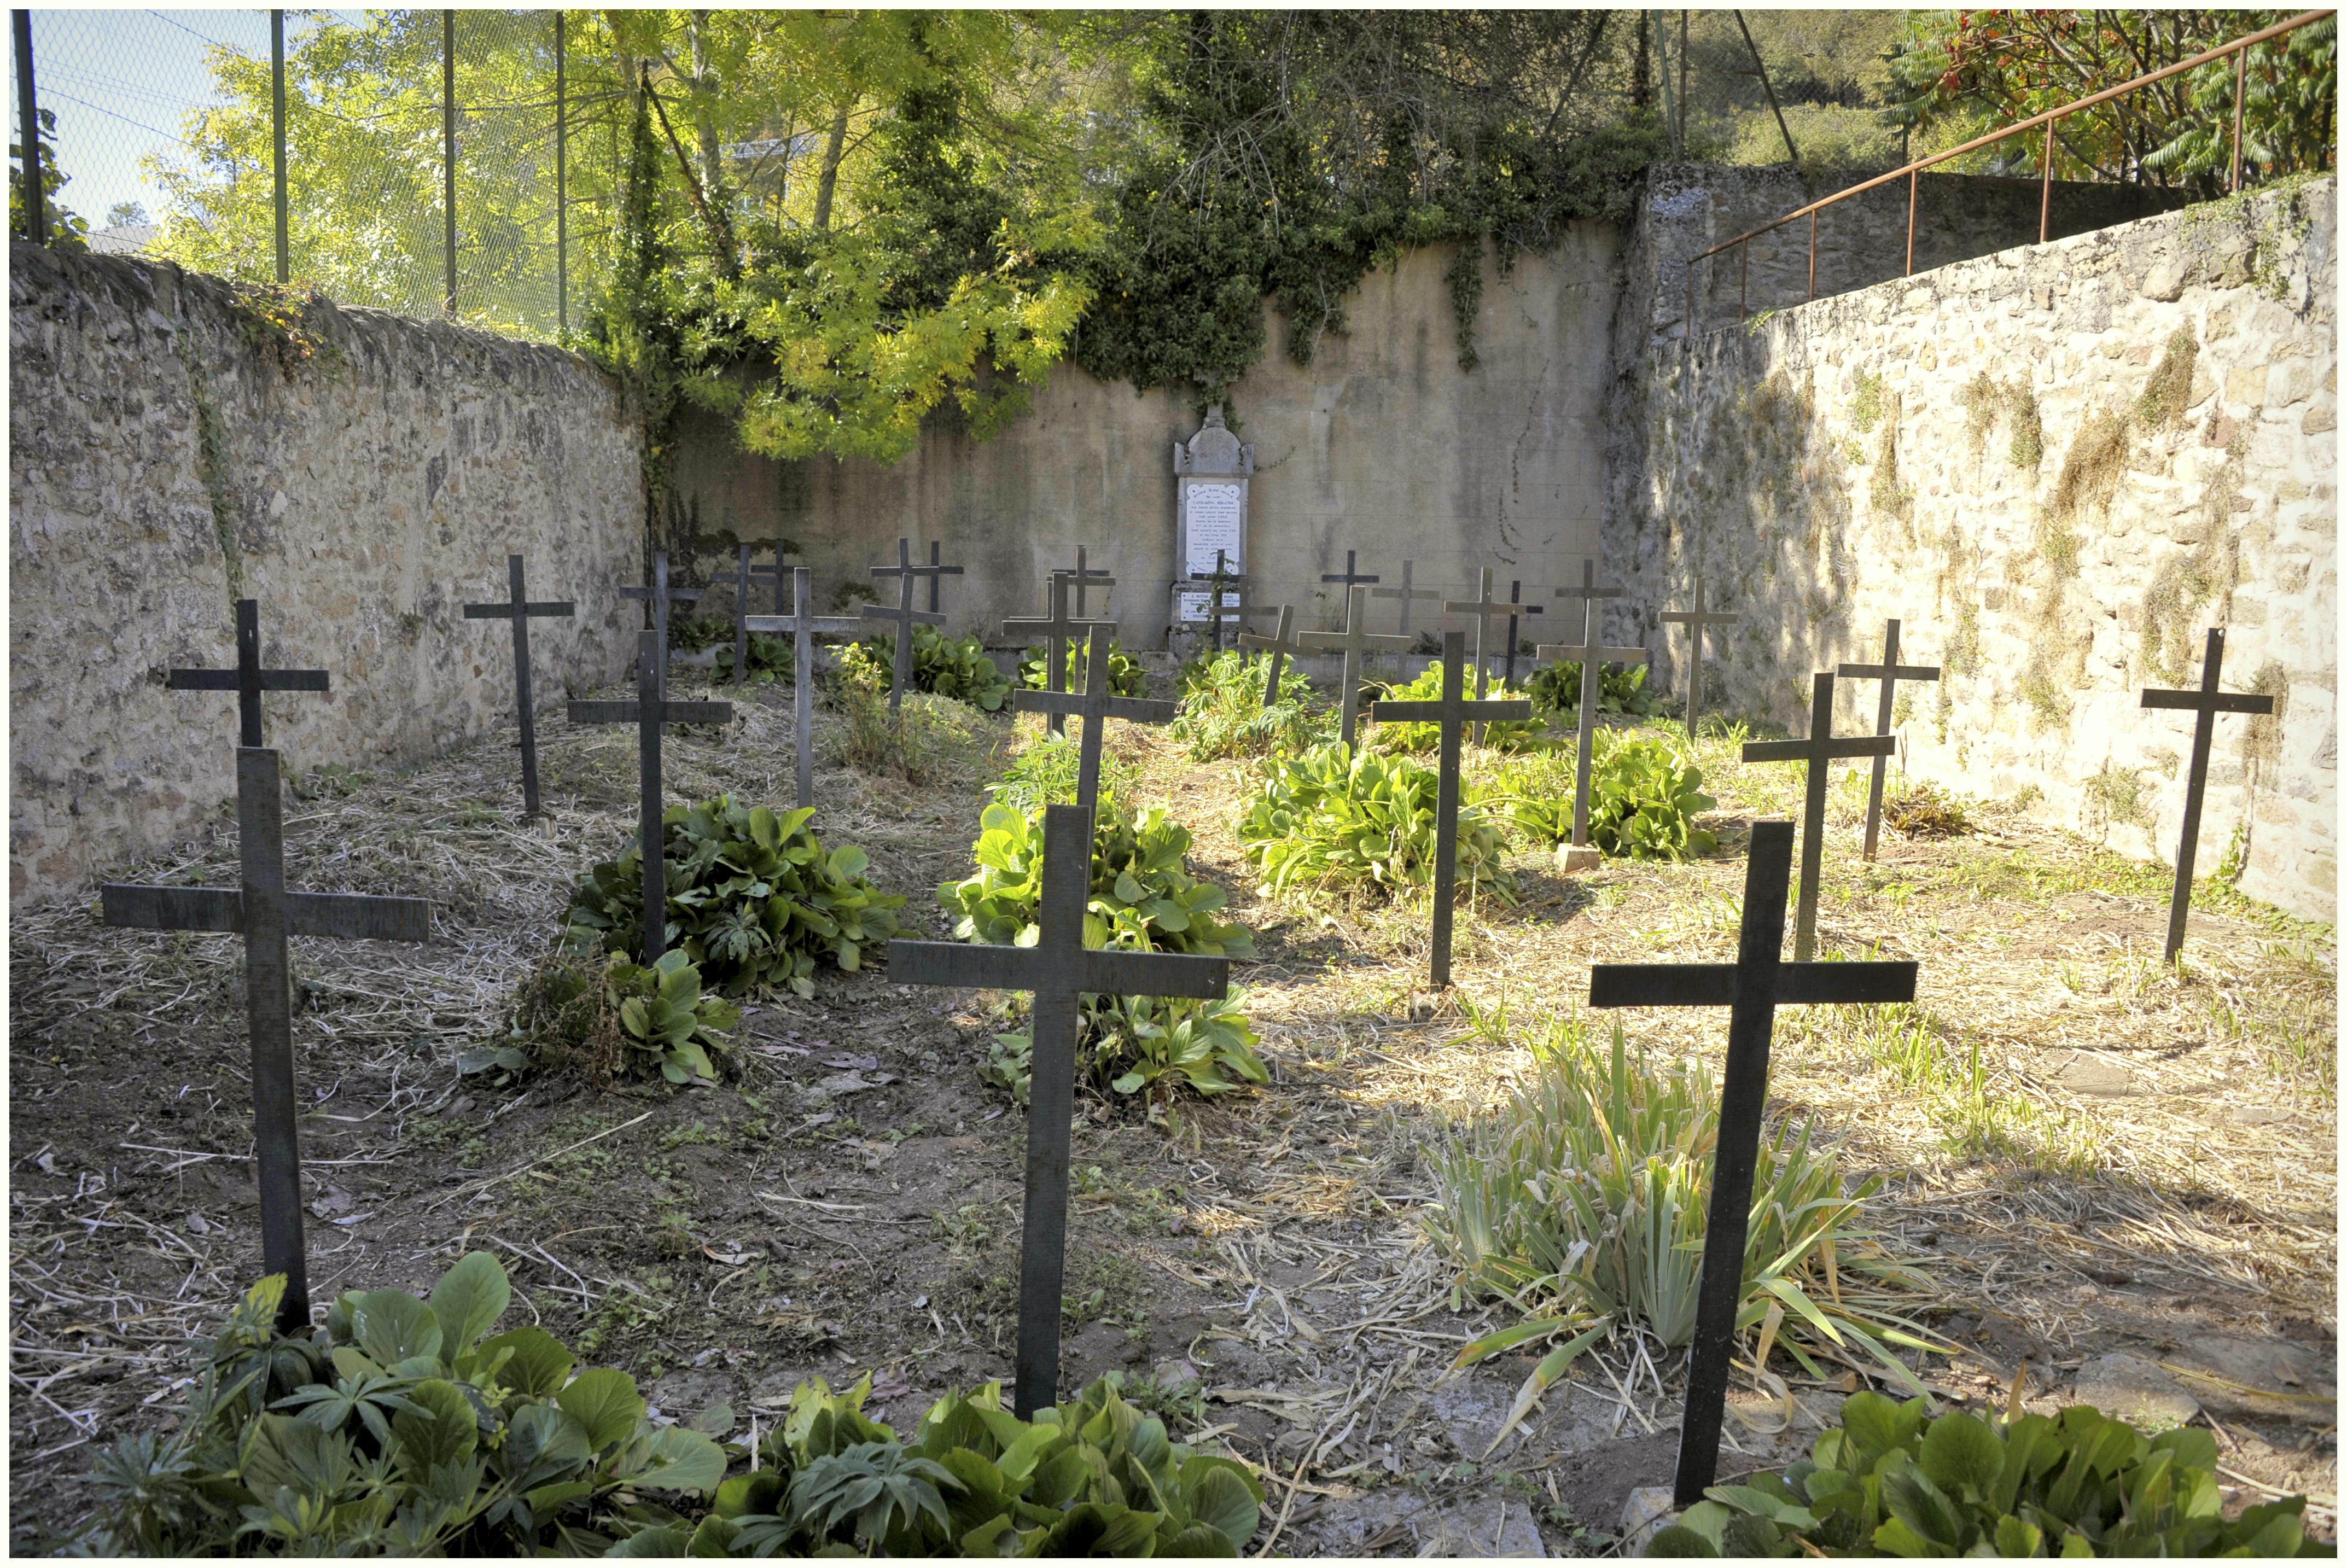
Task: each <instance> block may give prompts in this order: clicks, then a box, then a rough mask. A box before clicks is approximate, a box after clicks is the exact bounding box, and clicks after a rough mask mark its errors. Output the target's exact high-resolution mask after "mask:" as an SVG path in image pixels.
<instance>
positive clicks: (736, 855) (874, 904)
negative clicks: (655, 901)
mask: <svg viewBox="0 0 2347 1568" xmlns="http://www.w3.org/2000/svg"><path fill="white" fill-rule="evenodd" d="M813 815H815V812H814V810H813V809H812V808H810V807H801V808H799V809H797V810H794V811H787V812H783V813H780V814H779V815H778V814H776V813H775V812H774V811H771V810H769V809H768V808H766V807H765V806H763V805H762V806H754V807H745V806H743V805H740V804H736V803H735V801H734V799H733V796H732V795H730V794H726V795H719V796H718V797H717V798H716V799H715V800H708V801H702V802H701V803H700V804H697V805H692V806H683V805H672V806H671V807H669V808H668V810H667V811H666V812H665V813H663V814H662V815H661V856H662V860H663V862H664V866H665V869H664V870H663V872H662V876H663V878H664V881H665V886H666V888H667V893H668V937H667V941H668V944H669V945H670V946H671V947H673V948H681V949H682V951H683V953H684V955H685V957H686V958H688V959H689V960H690V961H691V962H692V964H693V965H695V966H696V967H697V968H699V969H700V971H701V973H702V976H703V978H704V979H705V980H706V981H707V983H709V984H712V985H714V986H717V987H719V988H721V989H723V990H724V991H725V992H726V993H727V994H729V995H733V996H740V995H742V994H743V993H744V992H746V991H751V990H753V989H768V988H773V987H781V986H786V987H788V988H789V989H792V990H794V991H796V992H798V993H799V994H800V995H801V996H813V995H814V994H815V985H814V981H813V979H811V978H810V977H812V976H813V975H814V973H815V960H816V959H817V958H819V957H828V958H830V959H831V960H832V961H833V962H834V963H835V964H836V965H838V967H839V968H843V969H856V968H861V967H862V964H863V952H864V948H866V946H867V945H869V944H871V943H873V942H885V941H887V939H888V938H890V937H892V936H894V935H895V934H896V932H897V921H896V919H895V917H894V913H893V912H894V911H896V910H897V909H901V908H903V907H904V906H905V898H904V895H902V894H901V893H883V892H881V891H880V890H879V889H878V888H877V887H876V886H873V885H872V883H871V882H870V881H869V880H868V879H867V878H866V876H865V875H864V873H865V871H866V868H867V867H868V866H869V865H870V862H869V860H868V859H867V857H866V855H865V853H864V851H862V850H861V849H858V848H856V846H855V845H840V846H839V847H838V848H837V849H834V850H831V851H828V852H826V851H825V849H824V847H823V845H822V842H821V841H820V840H818V839H817V838H816V837H815V835H814V834H813V833H812V832H810V831H809V830H808V828H807V819H808V818H809V817H812V816H813ZM643 888H644V873H643V855H642V850H641V846H636V847H631V848H630V849H629V850H628V851H627V853H625V854H624V855H622V856H620V857H619V858H618V859H617V860H606V861H604V862H602V863H601V864H600V865H599V866H596V867H595V868H594V869H593V870H591V871H589V873H588V874H587V875H586V876H583V877H581V878H580V879H579V886H578V887H577V889H576V890H575V891H574V892H573V893H572V894H571V898H570V908H569V912H568V914H567V915H566V916H565V917H564V919H565V926H566V941H567V943H568V945H569V947H570V948H571V949H572V950H573V951H575V952H605V951H613V952H641V951H642V950H643V907H644V892H643Z"/></svg>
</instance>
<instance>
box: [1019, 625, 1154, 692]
mask: <svg viewBox="0 0 2347 1568" xmlns="http://www.w3.org/2000/svg"><path fill="white" fill-rule="evenodd" d="M1044 652H1045V650H1043V649H1040V648H1030V649H1029V650H1027V651H1026V652H1025V653H1023V654H1021V655H1020V659H1019V684H1020V685H1021V686H1024V687H1025V688H1027V690H1029V691H1030V692H1041V691H1045V690H1047V689H1048V682H1049V679H1050V671H1048V670H1046V669H1045V668H1044V658H1043V655H1044ZM1088 658H1089V655H1087V654H1086V653H1085V651H1084V645H1083V643H1082V641H1081V640H1078V639H1075V638H1071V639H1069V641H1068V669H1067V674H1066V684H1065V685H1063V686H1062V687H1061V691H1064V692H1081V691H1082V690H1083V689H1084V679H1085V676H1084V671H1085V669H1086V667H1087V666H1086V661H1087V659H1088ZM1108 693H1109V695H1110V696H1112V697H1145V696H1147V695H1148V694H1149V671H1146V670H1144V669H1143V668H1142V665H1141V661H1140V660H1138V659H1135V658H1133V656H1132V655H1131V654H1128V653H1127V652H1125V651H1124V644H1123V643H1122V642H1111V643H1110V644H1109V645H1108Z"/></svg>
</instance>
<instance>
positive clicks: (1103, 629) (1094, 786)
mask: <svg viewBox="0 0 2347 1568" xmlns="http://www.w3.org/2000/svg"><path fill="white" fill-rule="evenodd" d="M1112 630H1114V629H1113V628H1112V627H1109V626H1104V625H1102V624H1101V623H1099V622H1093V623H1092V638H1091V643H1092V647H1091V649H1090V657H1089V658H1088V659H1087V660H1086V661H1085V664H1084V689H1083V692H1082V693H1081V695H1075V696H1071V695H1070V694H1068V693H1067V692H1028V691H1019V692H1012V693H1011V694H1010V705H1011V707H1012V708H1013V709H1015V710H1017V711H1018V712H1022V713H1049V714H1051V716H1052V717H1053V718H1064V717H1066V716H1067V715H1069V714H1073V715H1074V716H1075V717H1077V718H1079V719H1081V720H1082V721H1083V722H1084V739H1083V744H1082V747H1081V750H1080V751H1079V752H1078V753H1077V757H1076V804H1078V805H1081V806H1082V807H1083V808H1084V809H1085V810H1086V811H1090V810H1091V809H1092V804H1093V802H1094V801H1095V800H1096V799H1097V798H1098V797H1099V794H1100V760H1101V742H1102V739H1103V737H1104V732H1105V731H1106V729H1107V725H1106V723H1104V721H1106V720H1109V719H1122V720H1124V721H1125V722H1126V723H1133V724H1170V723H1173V715H1174V714H1175V713H1176V712H1179V711H1180V704H1179V703H1175V702H1164V701H1163V700H1161V699H1157V698H1150V697H1113V696H1111V695H1110V694H1109V689H1108V651H1109V650H1108V641H1109V633H1110V631H1112Z"/></svg>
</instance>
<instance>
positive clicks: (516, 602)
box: [465, 555, 578, 816]
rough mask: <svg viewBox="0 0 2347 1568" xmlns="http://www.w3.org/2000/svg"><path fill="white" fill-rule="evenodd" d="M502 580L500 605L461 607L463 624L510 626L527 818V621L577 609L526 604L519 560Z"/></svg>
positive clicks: (534, 729) (531, 796)
mask: <svg viewBox="0 0 2347 1568" xmlns="http://www.w3.org/2000/svg"><path fill="white" fill-rule="evenodd" d="M506 578H507V582H508V583H509V585H510V591H511V593H512V594H513V598H512V599H510V600H507V601H506V602H505V603H503V604H468V605H466V607H465V619H466V620H512V622H513V642H514V706H515V709H516V711H517V712H518V713H519V714H520V715H521V801H522V809H523V810H524V811H525V812H528V814H529V815H532V816H536V815H538V724H537V723H536V717H535V713H534V712H533V710H532V708H531V705H530V692H529V618H530V617H531V616H533V615H550V616H555V617H558V618H560V619H562V620H569V618H570V617H571V616H572V615H574V614H575V613H577V610H578V607H577V606H576V605H574V604H572V603H571V602H570V600H567V599H566V600H559V601H555V600H540V601H539V602H538V603H536V604H532V603H530V602H529V600H528V597H527V596H526V595H525V594H524V593H523V592H522V589H521V557H519V556H515V555H509V556H507V557H506Z"/></svg>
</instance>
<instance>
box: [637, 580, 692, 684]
mask: <svg viewBox="0 0 2347 1568" xmlns="http://www.w3.org/2000/svg"><path fill="white" fill-rule="evenodd" d="M620 598H621V599H648V600H651V605H652V630H654V631H657V632H659V633H660V667H661V683H662V684H666V682H667V681H668V607H669V604H670V602H671V600H673V601H674V602H676V603H678V604H698V603H700V602H701V589H697V588H671V587H669V585H668V551H666V550H655V551H653V552H652V585H651V587H650V588H636V587H632V586H631V587H627V588H622V589H620Z"/></svg>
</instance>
